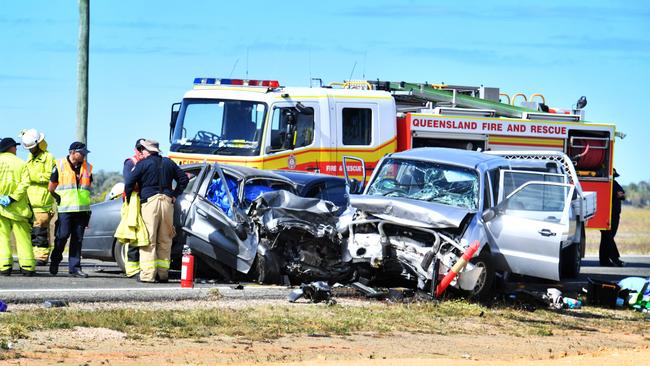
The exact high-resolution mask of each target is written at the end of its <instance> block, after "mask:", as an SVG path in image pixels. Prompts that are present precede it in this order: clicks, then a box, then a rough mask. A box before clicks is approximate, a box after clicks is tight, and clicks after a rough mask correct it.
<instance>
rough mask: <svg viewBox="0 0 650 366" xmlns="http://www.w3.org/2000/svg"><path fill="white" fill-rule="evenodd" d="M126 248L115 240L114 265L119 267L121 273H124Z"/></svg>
mask: <svg viewBox="0 0 650 366" xmlns="http://www.w3.org/2000/svg"><path fill="white" fill-rule="evenodd" d="M127 249H128V246H126V245H123V244H122V243H120V242H119V241H117V240H115V242H114V244H113V258H115V263H117V266H118V267H120V269H121V270H122V272H124V273H126V250H127Z"/></svg>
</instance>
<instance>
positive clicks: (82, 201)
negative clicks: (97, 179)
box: [56, 158, 93, 213]
mask: <svg viewBox="0 0 650 366" xmlns="http://www.w3.org/2000/svg"><path fill="white" fill-rule="evenodd" d="M56 165H57V169H58V171H59V185H58V186H57V187H56V193H58V194H59V196H61V204H60V205H59V206H58V211H59V213H65V212H82V211H90V184H91V180H90V177H91V175H92V172H93V166H92V165H91V164H89V163H88V162H85V161H84V162H83V164H82V165H81V170H80V171H79V183H78V184H77V176H76V174H75V171H74V169H72V165H71V164H70V162H68V158H63V159H59V161H58V162H57V164H56Z"/></svg>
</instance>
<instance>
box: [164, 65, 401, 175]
mask: <svg viewBox="0 0 650 366" xmlns="http://www.w3.org/2000/svg"><path fill="white" fill-rule="evenodd" d="M240 81H241V80H240ZM231 82H232V80H230V79H210V78H207V79H197V80H195V87H194V89H192V90H190V91H188V92H187V93H186V94H185V96H184V98H183V101H182V102H181V103H180V104H177V105H176V108H178V110H177V111H175V112H173V113H172V121H171V131H170V142H171V149H170V150H171V153H170V156H171V157H172V158H173V159H175V160H176V161H177V162H180V163H182V164H184V163H190V162H196V161H203V160H207V161H219V162H220V163H230V164H240V165H246V166H251V167H255V168H260V169H292V170H303V171H312V172H321V173H326V174H333V175H343V173H342V167H341V160H342V157H343V156H344V155H354V156H356V157H358V158H360V159H363V160H364V161H365V163H366V167H367V168H369V169H372V168H373V167H374V164H376V162H377V161H378V160H379V159H380V158H381V157H382V156H384V155H385V154H387V153H389V152H394V151H395V149H396V146H397V143H396V134H397V133H396V130H397V127H396V124H395V100H394V99H393V97H392V96H391V95H390V93H388V92H386V91H376V90H355V89H342V88H291V87H286V88H285V87H282V88H280V87H279V84H278V83H277V82H275V81H265V82H261V81H260V82H259V84H266V85H259V86H258V85H251V84H257V83H255V82H254V83H251V81H246V83H245V84H246V85H231V84H230V83H231ZM235 82H237V81H235ZM351 170H352V172H353V173H354V172H356V171H358V173H357V174H354V175H361V172H360V166H355V167H351Z"/></svg>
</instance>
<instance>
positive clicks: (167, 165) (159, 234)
mask: <svg viewBox="0 0 650 366" xmlns="http://www.w3.org/2000/svg"><path fill="white" fill-rule="evenodd" d="M142 146H143V147H144V150H142V153H143V155H144V159H143V160H142V161H140V162H139V163H138V164H137V165H136V166H135V169H133V172H131V174H130V175H129V176H128V178H127V179H126V182H124V191H125V193H126V199H127V202H129V201H130V197H131V193H132V192H133V190H134V188H135V185H136V184H137V185H138V186H139V187H140V192H139V195H140V199H141V200H142V218H143V220H144V223H145V226H146V227H147V232H148V233H149V241H150V244H149V245H147V246H145V247H140V277H139V280H140V281H141V282H155V281H156V279H157V280H158V281H160V282H167V280H168V273H169V263H170V255H171V248H172V240H173V238H174V235H175V234H176V233H175V230H174V202H175V201H176V197H178V196H179V195H180V194H181V193H183V190H184V189H185V187H187V184H188V183H189V179H188V178H187V176H186V175H185V173H183V171H182V170H181V169H180V168H179V167H178V165H176V163H174V162H173V161H172V160H170V159H169V158H165V157H162V156H160V148H159V144H158V142H157V141H153V140H144V141H142ZM174 181H175V182H176V187H173V182H174Z"/></svg>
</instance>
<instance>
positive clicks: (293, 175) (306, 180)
mask: <svg viewBox="0 0 650 366" xmlns="http://www.w3.org/2000/svg"><path fill="white" fill-rule="evenodd" d="M274 172H276V173H277V174H280V175H282V176H284V177H287V178H289V179H291V180H292V181H293V182H294V183H296V184H298V185H300V186H306V185H308V184H313V183H320V182H336V183H341V184H345V178H343V177H336V176H333V175H327V174H320V173H312V172H301V171H294V170H275V171H274Z"/></svg>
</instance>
